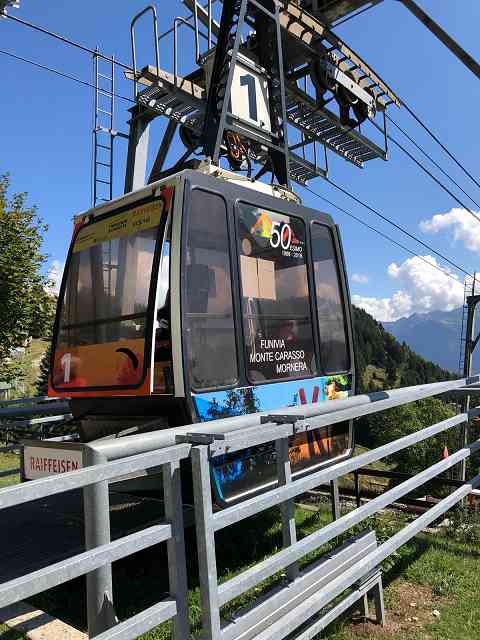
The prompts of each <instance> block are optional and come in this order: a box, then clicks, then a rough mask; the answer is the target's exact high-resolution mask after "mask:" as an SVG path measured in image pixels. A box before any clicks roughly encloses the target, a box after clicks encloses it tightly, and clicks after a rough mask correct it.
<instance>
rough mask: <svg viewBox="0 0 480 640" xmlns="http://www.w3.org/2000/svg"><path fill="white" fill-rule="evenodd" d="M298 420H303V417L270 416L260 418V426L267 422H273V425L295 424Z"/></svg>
mask: <svg viewBox="0 0 480 640" xmlns="http://www.w3.org/2000/svg"><path fill="white" fill-rule="evenodd" d="M300 420H305V416H300V415H288V414H283V415H282V414H271V415H268V416H261V417H260V424H267V423H268V422H274V423H275V424H295V423H296V422H299V421H300Z"/></svg>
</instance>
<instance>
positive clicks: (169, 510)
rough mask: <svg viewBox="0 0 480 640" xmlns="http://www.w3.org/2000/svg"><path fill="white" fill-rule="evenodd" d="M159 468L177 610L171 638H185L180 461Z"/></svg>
mask: <svg viewBox="0 0 480 640" xmlns="http://www.w3.org/2000/svg"><path fill="white" fill-rule="evenodd" d="M162 471H163V492H164V497H165V518H166V520H167V521H169V522H170V524H171V527H172V537H171V538H170V539H169V540H168V542H167V550H168V576H169V583H170V594H171V596H172V597H173V598H175V600H176V603H177V613H176V615H175V618H174V619H173V638H174V640H187V638H189V637H190V626H189V622H188V585H187V567H186V559H185V539H184V528H183V503H182V482H181V474H180V463H179V462H169V463H167V464H165V465H163V470H162Z"/></svg>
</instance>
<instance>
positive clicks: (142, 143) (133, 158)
mask: <svg viewBox="0 0 480 640" xmlns="http://www.w3.org/2000/svg"><path fill="white" fill-rule="evenodd" d="M130 113H131V114H132V118H131V120H130V122H129V125H130V135H129V138H128V154H127V169H126V172H125V189H124V193H130V191H135V190H136V189H140V188H141V187H144V186H145V176H146V172H147V158H148V140H149V133H150V122H151V121H152V120H153V118H154V117H155V114H154V113H151V112H149V111H146V110H145V108H144V107H143V106H140V105H135V106H134V107H132V109H130Z"/></svg>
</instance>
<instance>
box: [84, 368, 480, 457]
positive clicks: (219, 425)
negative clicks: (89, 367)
mask: <svg viewBox="0 0 480 640" xmlns="http://www.w3.org/2000/svg"><path fill="white" fill-rule="evenodd" d="M479 382H480V376H474V377H472V378H462V379H460V380H452V381H447V382H436V383H433V384H424V385H415V386H412V387H405V388H403V389H393V390H390V391H375V392H373V393H367V394H362V395H358V396H353V397H351V398H346V399H343V400H335V401H334V402H331V401H329V402H322V403H310V404H306V405H302V406H301V408H299V407H298V406H297V407H285V408H282V409H278V410H274V411H268V412H261V413H255V414H252V415H245V416H237V417H233V418H221V419H219V420H213V421H211V422H208V423H207V424H205V423H203V424H195V425H191V424H189V425H185V426H182V427H175V428H174V429H160V430H158V431H153V429H154V428H155V426H156V425H158V426H159V427H164V424H163V423H161V422H159V421H156V420H153V421H152V422H151V423H148V425H145V426H149V427H151V428H152V432H150V433H143V434H142V435H132V436H126V437H124V438H115V439H110V440H102V441H99V442H95V443H90V446H91V447H92V448H94V449H95V451H97V452H98V453H100V454H102V455H103V456H105V458H107V459H108V460H117V459H119V458H123V457H125V456H132V455H137V454H140V453H145V452H148V451H153V450H155V449H161V448H164V447H170V446H172V445H174V444H175V443H176V442H177V438H179V437H183V436H185V435H187V434H198V433H207V434H226V433H229V434H231V433H232V432H234V431H235V432H240V431H241V430H243V429H248V428H249V427H257V430H256V433H257V435H258V433H260V432H261V430H259V429H258V427H260V426H261V428H262V430H263V429H264V428H265V425H264V424H263V423H262V420H263V419H264V418H265V416H270V415H293V416H298V414H299V413H301V414H302V416H304V417H305V418H312V417H318V416H327V415H331V414H337V412H338V411H340V410H344V409H345V410H346V409H353V408H355V407H358V408H360V407H372V408H371V410H369V413H375V412H377V411H380V410H381V409H384V408H391V407H396V406H400V405H401V404H406V403H407V402H413V401H415V400H421V399H423V398H430V397H433V396H437V395H441V394H443V393H449V392H456V391H458V390H463V388H464V387H465V385H468V386H469V385H470V384H472V385H474V384H475V383H479ZM479 390H480V388H478V387H477V388H475V387H474V386H472V391H479ZM387 400H390V401H391V402H392V404H391V405H389V406H387V407H386V406H385V405H383V406H382V407H380V406H379V403H380V402H383V401H387ZM362 415H365V414H362ZM342 419H343V418H342ZM339 421H340V420H335V422H339ZM331 423H333V419H331V421H329V422H328V424H331ZM250 435H255V430H253V431H252V432H250ZM367 464H368V463H367Z"/></svg>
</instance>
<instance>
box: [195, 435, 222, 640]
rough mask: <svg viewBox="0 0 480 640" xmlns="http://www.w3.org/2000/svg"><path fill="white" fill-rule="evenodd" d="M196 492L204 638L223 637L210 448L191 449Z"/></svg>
mask: <svg viewBox="0 0 480 640" xmlns="http://www.w3.org/2000/svg"><path fill="white" fill-rule="evenodd" d="M191 458H192V472H193V491H194V496H195V528H196V531H197V554H198V569H199V572H200V601H201V606H202V634H203V635H202V638H203V639H204V640H219V639H220V637H221V627H220V609H219V600H218V575H217V560H216V554H215V532H214V530H213V527H212V515H213V511H212V489H211V485H210V461H209V456H208V446H204V445H203V446H202V445H200V446H197V447H193V448H192V452H191Z"/></svg>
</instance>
